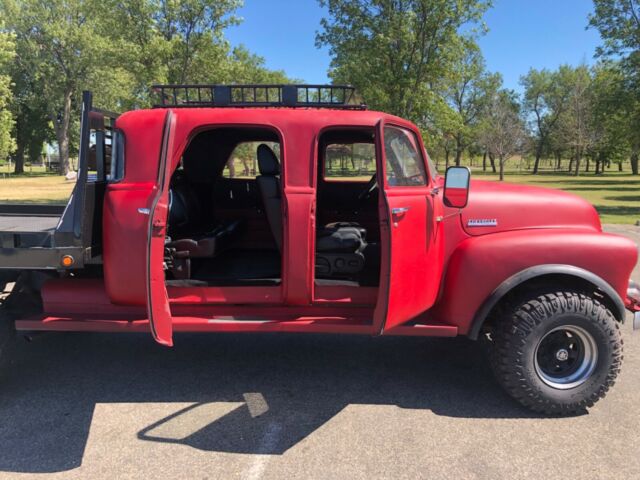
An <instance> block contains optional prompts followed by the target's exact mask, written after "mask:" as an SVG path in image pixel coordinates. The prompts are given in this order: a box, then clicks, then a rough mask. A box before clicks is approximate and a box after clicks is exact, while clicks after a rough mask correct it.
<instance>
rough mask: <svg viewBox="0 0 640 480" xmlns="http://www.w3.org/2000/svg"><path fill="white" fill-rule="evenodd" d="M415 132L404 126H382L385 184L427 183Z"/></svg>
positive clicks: (396, 185) (420, 184) (406, 185)
mask: <svg viewBox="0 0 640 480" xmlns="http://www.w3.org/2000/svg"><path fill="white" fill-rule="evenodd" d="M419 145H420V144H419V143H418V138H417V137H416V135H415V133H413V132H411V131H409V130H405V129H404V128H398V127H392V126H387V127H384V151H385V156H386V170H387V172H386V175H387V184H388V185H389V186H390V187H412V186H424V185H426V184H427V174H426V172H425V168H424V160H423V159H422V155H421V154H420V147H419Z"/></svg>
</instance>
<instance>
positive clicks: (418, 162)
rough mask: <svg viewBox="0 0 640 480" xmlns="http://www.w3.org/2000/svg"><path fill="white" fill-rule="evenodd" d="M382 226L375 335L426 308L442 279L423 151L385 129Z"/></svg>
mask: <svg viewBox="0 0 640 480" xmlns="http://www.w3.org/2000/svg"><path fill="white" fill-rule="evenodd" d="M376 152H377V153H376V157H377V162H378V165H377V172H378V187H379V192H380V194H379V195H378V198H379V206H378V210H379V214H380V223H381V247H382V249H381V255H382V259H381V260H382V265H381V271H380V293H379V295H378V303H377V305H376V310H375V314H374V322H375V325H376V327H377V331H378V332H379V333H383V332H385V331H388V330H391V329H393V328H394V327H397V326H399V325H402V324H404V323H406V322H408V321H409V320H411V319H413V318H415V317H416V316H417V315H419V314H420V313H422V312H424V311H425V310H427V309H428V308H430V307H431V306H432V305H433V304H434V302H435V300H436V296H437V294H438V287H439V283H440V275H441V274H442V262H443V260H442V246H443V238H442V237H443V232H442V231H441V229H442V225H441V223H440V222H439V221H438V220H437V217H438V216H440V215H441V211H442V204H441V199H440V198H439V197H438V196H437V191H434V190H433V189H432V187H433V179H431V180H430V179H429V178H428V177H427V173H426V172H427V168H426V164H425V158H424V154H423V152H424V149H423V147H422V144H421V141H420V138H419V136H418V135H417V133H416V132H414V131H413V130H412V129H409V128H405V127H399V126H395V125H389V124H385V123H384V121H381V122H380V123H379V124H378V126H377V131H376Z"/></svg>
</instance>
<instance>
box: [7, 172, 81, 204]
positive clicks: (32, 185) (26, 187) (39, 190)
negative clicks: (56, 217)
mask: <svg viewBox="0 0 640 480" xmlns="http://www.w3.org/2000/svg"><path fill="white" fill-rule="evenodd" d="M74 184H75V182H73V181H71V182H70V181H68V180H66V179H65V178H64V177H63V176H60V175H50V174H44V173H42V174H24V175H6V176H4V175H3V174H2V173H0V203H49V204H56V203H57V204H63V205H64V204H66V203H67V200H68V199H69V196H70V195H71V190H72V189H73V186H74Z"/></svg>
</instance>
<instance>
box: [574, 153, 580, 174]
mask: <svg viewBox="0 0 640 480" xmlns="http://www.w3.org/2000/svg"><path fill="white" fill-rule="evenodd" d="M573 175H574V176H575V177H577V176H578V175H580V153H579V152H578V151H576V163H575V170H574V171H573Z"/></svg>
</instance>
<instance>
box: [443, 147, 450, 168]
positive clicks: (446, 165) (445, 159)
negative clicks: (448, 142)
mask: <svg viewBox="0 0 640 480" xmlns="http://www.w3.org/2000/svg"><path fill="white" fill-rule="evenodd" d="M447 168H449V150H445V151H444V169H445V170H446V169H447Z"/></svg>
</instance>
